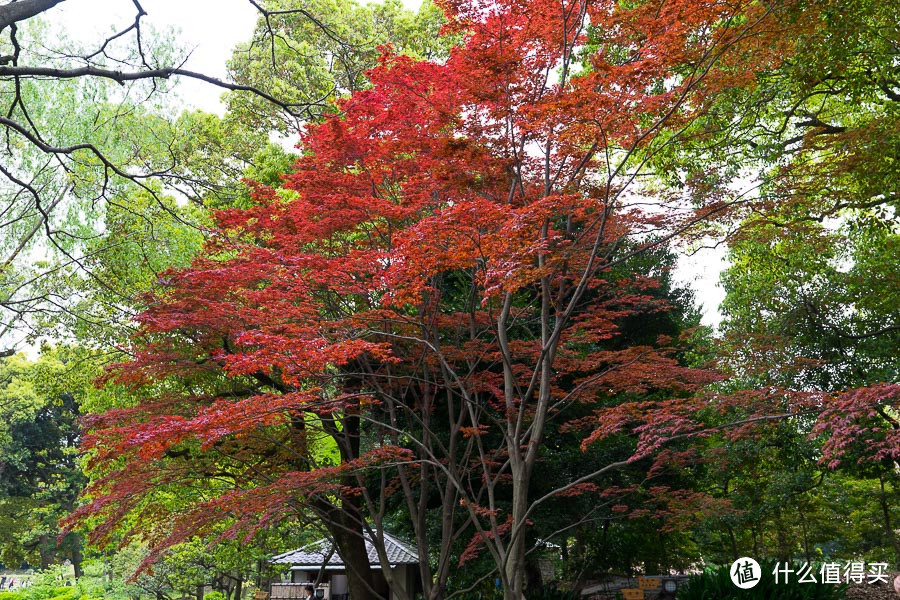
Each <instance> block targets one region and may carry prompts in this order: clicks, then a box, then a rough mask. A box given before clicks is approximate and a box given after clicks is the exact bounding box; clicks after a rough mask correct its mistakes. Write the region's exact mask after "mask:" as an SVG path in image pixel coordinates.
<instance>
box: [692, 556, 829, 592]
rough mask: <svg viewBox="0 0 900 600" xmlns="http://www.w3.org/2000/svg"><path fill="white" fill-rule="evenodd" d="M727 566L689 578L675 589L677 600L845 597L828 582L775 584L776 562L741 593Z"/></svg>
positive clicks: (796, 581)
mask: <svg viewBox="0 0 900 600" xmlns="http://www.w3.org/2000/svg"><path fill="white" fill-rule="evenodd" d="M730 568H731V567H730V565H726V566H722V567H718V568H716V569H712V570H708V571H705V572H703V573H700V574H698V575H694V576H692V577H691V578H690V579H689V580H688V582H687V583H686V584H685V585H683V586H681V587H680V588H679V589H678V592H677V595H676V598H677V600H770V599H773V598H777V599H778V600H843V599H844V598H846V597H847V585H846V584H840V585H834V584H828V583H799V581H798V577H797V576H793V577H792V578H791V579H790V580H789V582H788V583H785V582H784V581H783V580H782V581H780V582H779V583H777V584H776V583H775V576H774V575H773V574H772V571H773V570H774V569H775V563H766V564H763V565H762V572H763V573H762V577H761V578H760V581H759V583H758V584H756V585H755V586H754V587H752V588H750V589H748V590H742V589H740V588H738V587H736V586H735V585H734V584H733V583H732V582H731V574H730V573H729V571H730Z"/></svg>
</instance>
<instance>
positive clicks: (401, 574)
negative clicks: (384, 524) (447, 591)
mask: <svg viewBox="0 0 900 600" xmlns="http://www.w3.org/2000/svg"><path fill="white" fill-rule="evenodd" d="M384 546H385V551H386V553H387V557H388V561H389V562H390V565H391V572H392V575H393V579H394V582H395V585H402V586H403V587H404V589H405V590H410V591H411V592H412V593H415V592H416V591H419V590H420V589H421V586H420V585H419V555H418V553H417V552H416V551H415V549H414V548H412V547H411V546H409V545H408V544H405V543H403V542H401V541H400V540H398V539H397V538H395V537H394V536H392V535H389V534H387V533H385V534H384ZM366 553H367V554H368V556H369V568H371V569H372V571H373V573H372V574H373V579H374V580H375V591H377V592H378V593H379V594H380V595H381V596H382V597H383V598H388V599H389V600H395V599H396V597H397V596H396V590H389V589H388V584H387V580H386V579H385V577H384V573H383V571H382V570H381V563H380V562H379V560H378V554H377V553H376V552H375V547H374V546H373V545H372V542H371V541H370V540H369V539H366ZM269 562H270V563H273V564H282V565H290V566H291V571H290V581H288V582H284V583H273V584H272V586H271V590H270V598H271V599H272V600H277V599H285V598H301V597H303V589H304V588H305V587H306V586H307V585H309V584H311V583H313V582H315V581H316V580H317V579H318V578H319V573H320V572H321V573H322V577H321V579H320V583H322V584H326V585H327V588H326V589H327V592H326V595H327V597H328V598H329V599H330V600H348V598H349V594H348V591H349V590H348V588H347V570H346V567H345V565H344V561H343V559H342V558H341V556H340V554H338V553H337V552H336V551H335V550H334V547H333V545H332V543H331V542H330V541H329V540H327V539H321V540H319V541H317V542H313V543H312V544H309V545H307V546H304V547H303V548H299V549H297V550H291V551H290V552H284V553H283V554H279V555H277V556H273V557H272V558H271V559H270V560H269ZM319 594H322V593H321V592H320V593H319Z"/></svg>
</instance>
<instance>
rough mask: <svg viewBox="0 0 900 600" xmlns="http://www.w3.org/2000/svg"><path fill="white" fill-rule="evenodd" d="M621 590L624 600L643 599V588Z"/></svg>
mask: <svg viewBox="0 0 900 600" xmlns="http://www.w3.org/2000/svg"><path fill="white" fill-rule="evenodd" d="M621 592H622V597H623V598H625V600H644V590H635V589H624V590H621Z"/></svg>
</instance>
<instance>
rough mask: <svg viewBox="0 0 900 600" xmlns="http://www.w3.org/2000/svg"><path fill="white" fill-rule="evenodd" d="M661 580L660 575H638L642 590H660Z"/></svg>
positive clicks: (639, 585)
mask: <svg viewBox="0 0 900 600" xmlns="http://www.w3.org/2000/svg"><path fill="white" fill-rule="evenodd" d="M661 581H662V580H661V579H660V578H659V577H638V587H639V588H641V589H642V590H658V589H659V584H660V582H661Z"/></svg>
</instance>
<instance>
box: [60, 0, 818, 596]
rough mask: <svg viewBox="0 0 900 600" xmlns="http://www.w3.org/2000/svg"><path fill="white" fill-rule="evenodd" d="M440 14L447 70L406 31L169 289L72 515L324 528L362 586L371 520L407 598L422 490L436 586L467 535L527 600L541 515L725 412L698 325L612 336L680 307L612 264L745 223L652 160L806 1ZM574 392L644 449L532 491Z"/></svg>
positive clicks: (205, 527) (159, 541)
mask: <svg viewBox="0 0 900 600" xmlns="http://www.w3.org/2000/svg"><path fill="white" fill-rule="evenodd" d="M442 6H443V8H444V10H445V12H446V15H447V20H448V22H447V26H446V30H447V32H448V33H452V34H459V35H461V37H462V39H463V43H462V44H461V45H460V46H459V47H457V48H455V49H454V51H453V52H452V54H451V56H450V57H449V58H448V60H446V62H444V63H441V64H436V63H431V62H421V61H415V60H413V59H411V58H409V57H406V56H402V55H396V54H393V53H392V51H391V49H390V48H385V49H384V55H383V57H382V60H381V64H380V66H379V67H377V68H376V69H374V70H373V71H371V72H370V73H369V77H370V80H371V83H372V87H371V89H368V90H366V91H362V92H359V93H356V94H354V95H353V96H352V97H349V98H347V99H345V100H342V101H341V102H340V103H339V104H338V106H337V110H336V114H334V115H333V116H331V117H330V118H328V119H327V120H325V122H323V123H321V124H317V125H313V126H310V127H309V128H308V129H307V130H306V131H305V132H304V134H303V137H302V141H301V148H302V150H303V156H302V158H300V159H299V160H298V162H297V164H296V166H295V168H294V171H293V172H292V173H290V174H288V175H286V176H285V181H284V186H283V187H282V188H280V189H270V188H267V187H264V186H259V185H254V186H253V189H254V194H253V199H254V205H253V206H252V207H251V208H248V209H233V210H226V211H222V212H220V213H219V214H218V215H217V222H218V226H219V234H218V235H217V236H216V237H214V238H213V239H211V240H210V242H209V243H208V244H207V246H206V250H205V252H204V253H203V255H202V256H201V257H199V258H197V259H196V260H195V261H194V263H193V265H192V266H191V268H189V269H186V270H183V271H175V272H170V273H167V274H165V277H164V283H163V279H161V284H160V289H159V292H158V294H157V295H155V296H154V297H152V298H148V303H149V307H148V309H147V310H146V312H144V313H143V314H142V315H141V316H140V319H139V320H140V323H141V325H142V330H141V333H140V335H139V336H138V338H137V340H136V342H135V354H134V359H133V360H132V361H130V362H128V363H126V364H123V365H119V366H118V367H117V368H116V369H115V370H114V371H113V372H112V373H111V375H110V378H111V379H112V380H113V381H114V382H115V383H117V384H120V385H127V386H130V387H131V388H132V389H133V390H134V391H135V394H136V395H138V396H139V397H141V398H143V399H142V400H141V401H140V402H139V403H137V404H136V405H135V406H132V407H128V408H122V409H117V410H111V411H109V412H107V413H105V414H103V415H97V416H94V417H92V418H91V419H90V420H89V423H88V424H89V426H90V428H91V430H92V433H91V434H90V435H89V436H87V437H86V439H85V446H86V448H87V449H88V450H89V452H90V454H91V461H92V465H93V466H94V467H95V468H97V469H99V470H101V471H103V472H104V473H105V475H104V476H103V477H100V478H98V479H97V480H96V481H95V482H94V483H93V485H92V486H91V488H90V490H89V492H88V495H89V497H90V502H89V503H88V504H86V505H85V506H84V507H83V508H82V509H80V510H79V511H78V513H76V515H75V516H74V517H73V521H72V522H77V521H78V520H79V519H81V520H84V519H94V520H97V521H99V522H101V523H102V525H100V526H99V527H96V528H95V529H94V530H93V533H94V537H95V540H102V539H103V538H104V537H105V536H108V535H109V534H110V533H111V532H113V531H114V530H116V528H118V527H121V525H122V523H123V522H126V521H127V519H128V518H130V517H133V516H134V515H138V518H139V519H142V521H141V522H142V523H143V524H144V525H142V528H141V529H142V531H141V532H142V533H144V534H146V535H149V536H150V537H151V541H152V544H153V547H154V548H155V549H156V550H157V551H162V550H164V549H165V548H166V547H168V546H171V545H172V544H174V543H177V542H179V541H181V540H183V539H186V538H188V537H190V536H193V535H197V534H203V533H208V532H209V531H212V530H213V529H214V527H215V526H216V525H218V524H220V523H221V522H223V521H227V522H228V523H229V525H230V527H229V528H228V530H227V531H226V532H225V535H236V534H237V533H239V532H253V531H254V530H256V529H258V528H259V527H264V526H265V525H266V524H267V523H269V522H271V521H272V520H278V519H283V518H287V517H295V518H296V517H300V518H308V519H313V520H315V521H317V522H320V523H322V524H323V525H324V527H325V528H326V529H327V530H328V532H329V534H330V535H331V537H332V538H333V539H334V540H335V542H336V544H337V547H338V551H339V552H340V553H341V555H342V557H343V558H344V560H345V562H346V563H347V564H348V565H349V566H350V570H349V573H348V575H349V576H350V588H351V594H353V597H354V598H356V599H366V598H371V597H375V596H376V595H377V593H378V590H377V589H376V587H377V586H376V584H375V582H374V580H373V579H372V576H371V573H370V571H369V568H368V559H367V558H366V554H365V548H364V546H363V538H362V536H361V535H360V532H361V531H366V535H367V536H369V537H370V538H371V539H373V540H374V541H375V542H376V543H375V547H376V549H377V550H378V551H379V553H380V557H381V559H382V563H383V564H384V565H385V569H384V574H385V577H386V578H387V579H388V583H389V584H390V585H391V588H392V590H393V591H394V592H395V593H397V594H399V597H405V596H404V595H407V596H408V594H409V593H411V590H404V589H403V583H402V582H398V581H392V579H391V578H392V574H391V571H390V569H389V568H388V566H389V563H388V560H387V556H386V554H385V550H384V546H383V543H379V540H381V537H380V535H381V532H382V531H383V521H384V517H385V513H386V503H387V499H388V498H389V497H391V495H395V494H400V496H399V497H401V498H402V499H403V500H402V504H403V506H404V508H405V510H406V511H408V513H409V517H410V519H411V521H412V524H413V529H414V531H415V532H416V538H417V543H418V545H419V552H420V554H421V555H422V556H423V557H424V556H429V553H431V555H432V556H434V557H435V561H434V562H433V563H430V562H429V561H427V560H425V561H423V562H422V565H421V569H422V581H423V585H424V587H425V590H424V591H425V593H426V596H427V597H429V598H439V597H443V596H444V595H446V594H447V590H446V589H445V587H444V586H445V584H446V581H447V578H448V576H449V573H450V570H451V567H452V564H451V562H450V555H449V549H450V548H451V546H452V544H453V543H454V542H455V541H457V540H460V539H463V536H465V538H464V539H473V540H474V541H473V543H474V544H478V545H481V546H482V547H483V548H484V549H486V551H487V552H489V553H490V555H491V556H492V558H493V559H494V561H495V564H496V566H497V576H499V578H500V579H501V581H502V584H503V588H504V592H505V594H506V597H507V598H521V597H523V594H524V585H525V581H524V562H525V560H524V559H525V552H526V544H525V539H526V535H525V532H526V530H527V529H528V526H529V523H530V521H529V519H530V517H531V515H532V514H533V512H534V509H535V507H536V506H538V505H540V504H541V503H542V502H546V501H547V499H548V498H549V497H551V496H553V495H556V494H567V493H580V492H582V491H584V490H586V489H588V487H589V485H590V482H591V480H592V479H594V478H596V477H597V476H598V475H601V474H603V473H605V472H607V471H609V470H612V469H615V468H618V467H621V466H623V465H624V464H627V463H630V462H634V461H636V460H638V459H641V458H644V457H647V456H650V455H652V454H653V453H655V452H656V451H657V450H658V449H659V448H660V447H661V446H662V445H664V444H666V443H668V442H671V441H672V440H674V439H681V438H684V437H685V436H690V435H695V434H697V433H698V432H700V431H702V430H703V428H704V425H703V424H702V423H700V422H699V421H698V420H697V418H695V413H696V411H697V408H698V406H700V405H701V403H703V402H707V401H708V398H704V396H703V394H701V393H700V391H701V390H702V389H704V386H705V385H706V384H708V383H710V382H711V381H713V380H715V379H716V375H715V374H713V373H711V372H709V371H704V370H699V369H690V368H686V367H684V366H682V365H681V364H679V362H678V360H677V359H676V357H675V354H674V350H675V348H676V347H677V341H675V340H668V339H660V340H658V343H657V344H655V345H641V346H636V345H628V344H619V345H611V344H608V343H607V342H609V341H610V340H613V339H615V338H616V337H617V336H618V334H619V327H620V323H621V321H622V320H623V319H624V318H626V317H633V316H634V315H640V314H647V313H652V312H655V311H662V310H666V303H665V302H664V301H661V300H660V299H659V298H658V297H656V296H654V295H653V294H652V293H650V290H652V288H653V286H654V285H655V284H654V281H653V279H652V278H649V277H647V276H646V275H643V274H640V273H634V274H632V275H631V276H629V277H613V276H611V274H612V273H613V271H614V270H615V269H616V268H617V267H620V266H621V265H623V264H625V263H626V262H627V261H628V259H629V258H631V257H633V256H634V255H636V254H639V253H641V252H644V251H646V250H647V249H649V248H653V247H656V246H659V245H662V244H665V243H667V242H668V241H670V240H671V239H673V238H675V237H677V236H679V235H682V234H685V233H686V232H690V231H691V230H692V228H693V227H695V226H696V225H697V224H698V223H705V222H708V221H709V220H711V219H716V218H720V217H722V216H725V215H727V214H728V211H729V210H730V209H731V207H732V206H733V200H734V199H733V198H732V197H730V196H728V195H727V193H726V191H725V190H721V189H716V190H712V189H705V188H702V186H699V187H698V186H695V187H689V188H685V189H684V190H682V191H681V192H677V193H676V192H671V191H669V192H667V193H665V194H661V193H657V192H658V190H656V189H655V188H654V184H652V183H647V184H645V183H643V180H642V175H643V174H644V173H652V166H653V163H654V159H655V157H656V156H658V155H659V154H661V153H663V152H665V151H666V149H667V148H668V147H669V146H671V145H673V144H677V143H678V142H679V136H680V135H681V134H682V132H684V131H685V130H686V129H687V128H688V127H689V125H690V124H691V123H692V122H693V121H694V120H695V119H696V118H697V117H698V116H700V115H702V114H703V113H704V111H706V110H707V109H708V107H709V105H710V102H711V100H712V99H713V98H714V96H715V94H716V93H717V92H718V91H719V90H722V89H724V88H728V87H735V86H745V85H752V84H753V81H754V77H755V74H756V73H757V72H758V71H760V70H764V69H767V68H771V67H773V66H775V65H777V63H778V61H779V60H781V58H782V57H784V56H786V55H788V53H789V52H790V40H791V37H790V32H791V27H802V26H807V25H805V24H804V23H808V22H809V21H804V20H802V19H800V20H799V21H798V20H794V21H791V20H787V19H784V18H783V16H784V15H783V12H784V11H788V10H789V9H790V8H791V3H790V2H783V3H782V2H773V3H759V2H743V1H741V0H735V1H733V2H721V1H714V0H666V1H661V2H634V3H621V2H614V1H608V0H565V1H563V2H548V1H544V0H530V1H528V2H524V1H521V0H519V1H514V0H503V1H497V2H493V1H492V2H479V1H474V2H461V1H445V2H443V3H442ZM741 400H747V398H746V397H744V398H742V399H741ZM759 400H760V402H758V403H757V404H760V405H763V404H765V403H764V402H762V400H765V401H767V402H768V401H770V400H771V394H761V395H760V398H759ZM811 402H814V401H811ZM727 404H728V403H727V402H723V406H724V405H727ZM807 404H808V403H807ZM573 405H578V406H581V407H584V406H588V407H595V409H596V410H595V411H594V413H593V416H592V418H591V419H592V420H591V422H590V428H589V430H588V432H587V434H586V436H585V439H584V444H586V445H587V444H591V443H595V442H598V441H599V440H602V439H603V438H605V437H606V436H609V435H612V434H619V433H622V432H628V433H631V434H633V435H634V436H635V437H636V438H637V439H638V443H637V444H636V447H635V448H636V450H635V452H634V454H633V455H632V456H631V457H629V458H628V459H627V460H624V461H622V462H620V463H613V464H609V465H605V466H604V467H602V468H601V469H599V470H595V471H594V472H590V473H584V475H583V476H582V477H580V478H578V479H576V480H573V481H571V482H570V483H568V484H567V485H566V486H564V488H562V489H559V490H556V491H555V492H554V494H551V495H548V496H545V497H543V498H533V497H531V496H530V494H529V492H530V490H531V488H532V485H531V482H532V479H533V477H534V475H535V465H536V464H537V463H538V461H539V458H540V455H541V451H542V443H543V440H544V433H545V431H546V430H547V428H548V427H549V426H550V425H549V424H550V423H551V422H552V423H555V424H558V423H560V422H562V421H565V420H566V418H567V417H566V411H567V409H568V408H569V407H571V406H573ZM767 406H768V408H767V409H766V410H768V411H769V412H772V405H771V404H768V405H767ZM783 411H784V409H783V408H779V409H778V410H776V411H774V412H783ZM768 414H769V413H765V415H768ZM765 415H764V414H763V412H757V411H755V409H753V410H748V411H747V414H746V415H745V416H746V420H747V421H748V422H755V421H756V420H758V419H764V418H767V417H766V416H765ZM584 425H585V421H584V420H582V421H581V422H580V423H579V424H578V426H580V427H584ZM668 456H670V457H671V455H668ZM373 478H374V480H376V483H377V482H378V481H380V484H378V485H375V486H373V485H372V481H373ZM198 479H199V480H203V481H206V482H207V483H205V484H204V485H202V486H200V488H199V489H198V490H197V491H196V492H195V493H187V492H185V491H184V488H183V486H184V484H185V482H196V481H197V480H198ZM179 486H182V487H181V488H179ZM192 489H194V488H192ZM173 490H181V491H177V492H176V491H173ZM430 496H437V497H440V499H441V500H440V505H441V507H442V508H443V513H442V514H441V516H440V517H439V518H438V521H439V525H440V528H439V531H440V532H441V539H442V544H441V547H440V548H429V547H428V544H427V541H428V535H427V527H428V523H429V520H428V518H427V512H428V509H429V504H428V498H429V497H430ZM163 498H164V499H163ZM179 499H181V500H179ZM150 523H152V524H154V527H150V526H149V525H147V524H150ZM473 535H474V537H472V536H473ZM434 565H436V566H434Z"/></svg>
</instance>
